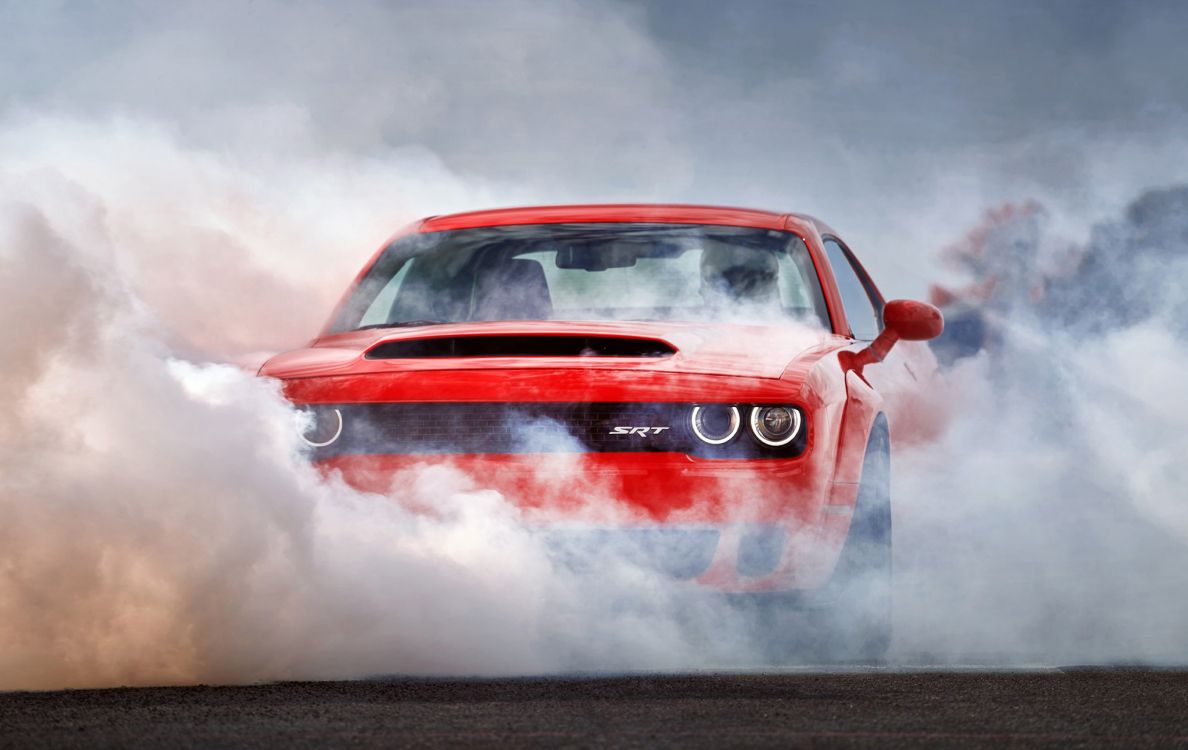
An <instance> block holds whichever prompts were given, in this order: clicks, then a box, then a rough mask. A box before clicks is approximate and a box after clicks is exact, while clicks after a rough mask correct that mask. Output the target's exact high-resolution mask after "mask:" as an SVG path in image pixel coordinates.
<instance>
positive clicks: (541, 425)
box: [311, 402, 808, 459]
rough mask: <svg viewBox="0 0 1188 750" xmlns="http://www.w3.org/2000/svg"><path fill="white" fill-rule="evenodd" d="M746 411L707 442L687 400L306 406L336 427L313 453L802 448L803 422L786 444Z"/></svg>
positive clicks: (742, 452)
mask: <svg viewBox="0 0 1188 750" xmlns="http://www.w3.org/2000/svg"><path fill="white" fill-rule="evenodd" d="M739 406H740V412H742V413H743V415H744V418H743V420H742V422H743V423H742V425H741V426H740V427H739V429H738V432H737V434H736V435H735V436H734V438H733V439H731V440H729V441H728V442H726V443H724V444H722V445H709V444H707V443H705V442H703V441H702V440H700V439H698V437H697V436H696V435H695V434H694V432H693V429H692V427H691V421H690V420H691V414H692V410H693V407H694V404H688V403H457V402H450V403H384V404H341V405H318V406H315V407H311V408H312V410H313V412H314V415H315V418H316V419H317V420H326V419H335V420H336V419H337V417H336V415H334V411H337V412H338V414H340V415H341V419H342V423H341V432H340V434H339V435H338V436H337V437H336V438H335V439H334V440H333V441H332V442H330V443H329V444H327V445H320V446H317V447H315V448H313V451H314V456H315V457H316V458H328V457H330V456H337V455H349V454H440V453H477V454H482V453H627V452H663V453H683V454H687V455H692V456H698V457H705V458H755V459H764V458H790V457H794V456H797V455H799V454H800V453H802V452H803V451H804V448H805V444H806V435H807V433H808V429H807V428H808V425H802V426H801V429H800V432H799V434H798V435H797V436H796V438H795V439H793V440H792V441H791V442H790V443H788V444H787V445H783V446H779V447H771V446H767V445H764V444H763V443H761V442H760V441H759V440H757V439H756V438H755V437H754V435H752V434H751V430H750V427H749V424H748V421H747V419H746V415H747V414H749V413H750V409H751V407H752V406H753V405H750V404H747V405H739Z"/></svg>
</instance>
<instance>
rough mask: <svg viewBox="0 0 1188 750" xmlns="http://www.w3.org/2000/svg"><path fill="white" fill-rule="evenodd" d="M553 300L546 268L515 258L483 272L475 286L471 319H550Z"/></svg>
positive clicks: (530, 261)
mask: <svg viewBox="0 0 1188 750" xmlns="http://www.w3.org/2000/svg"><path fill="white" fill-rule="evenodd" d="M551 317H553V299H552V296H551V295H550V294H549V284H548V281H547V279H546V278H545V272H544V267H543V266H541V265H540V263H539V262H538V261H535V260H530V259H527V258H513V259H511V260H507V261H504V262H502V263H500V264H499V265H497V266H495V267H494V268H490V269H487V270H486V271H485V272H483V273H480V274H479V276H478V279H477V280H476V281H475V285H474V306H473V308H472V310H471V313H470V319H471V320H548V319H549V318H551Z"/></svg>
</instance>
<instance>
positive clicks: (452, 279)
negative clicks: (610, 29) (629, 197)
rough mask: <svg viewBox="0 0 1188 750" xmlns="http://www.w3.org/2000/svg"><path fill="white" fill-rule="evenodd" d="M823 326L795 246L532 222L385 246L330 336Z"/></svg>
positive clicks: (731, 230) (792, 239)
mask: <svg viewBox="0 0 1188 750" xmlns="http://www.w3.org/2000/svg"><path fill="white" fill-rule="evenodd" d="M789 319H791V320H798V321H801V322H807V323H810V324H814V325H820V326H822V327H826V328H827V327H828V320H829V319H828V315H827V313H826V311H825V302H824V299H823V297H822V294H821V285H820V283H819V282H818V280H817V274H816V271H815V270H814V268H813V264H812V260H811V258H810V257H809V253H808V249H807V248H806V247H805V245H804V242H803V240H801V239H800V238H799V237H797V236H796V235H794V234H791V233H788V232H782V231H776V230H770V229H757V228H748V227H732V226H707V225H677V224H635V223H632V224H535V225H519V226H505V227H481V228H475V229H462V230H454V231H445V232H430V233H425V234H414V235H409V236H405V237H401V238H399V239H397V240H395V241H394V242H393V243H392V244H391V245H390V246H388V248H387V249H386V250H385V251H384V252H383V253H382V254H381V255H380V258H379V260H378V261H376V263H375V264H374V266H372V268H371V269H370V270H369V271H368V273H367V274H366V275H365V276H364V278H363V280H362V281H361V282H360V284H359V286H358V288H357V289H356V290H355V292H354V294H353V295H352V296H351V298H350V299H349V300H348V301H347V303H346V304H345V305H344V306H343V308H342V309H341V310H340V312H339V314H338V316H337V317H336V319H335V321H334V325H333V326H332V329H331V330H332V331H333V332H341V331H349V330H354V329H358V328H366V327H381V326H399V325H402V324H403V325H423V324H428V323H444V322H463V321H485V320H574V321H585V320H596V321H602V320H671V321H702V322H709V321H721V322H737V323H770V322H781V321H787V320H789Z"/></svg>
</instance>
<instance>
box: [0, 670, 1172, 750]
mask: <svg viewBox="0 0 1188 750" xmlns="http://www.w3.org/2000/svg"><path fill="white" fill-rule="evenodd" d="M444 745H450V746H457V745H465V746H492V747H494V746H501V747H502V746H509V745H510V746H528V745H531V746H549V747H553V746H571V747H575V746H576V747H583V746H626V747H671V746H680V747H724V746H725V747H729V746H769V747H792V746H795V747H938V748H940V747H943V748H954V747H958V748H965V747H1188V671H1177V670H1136V669H1106V670H1101V669H1075V670H1042V671H1021V672H976V671H963V672H928V671H913V672H894V671H880V670H873V671H861V670H859V671H851V672H843V673H819V672H818V673H812V672H784V673H762V674H759V673H755V674H722V673H712V674H692V675H638V676H620V677H581V678H564V679H527V678H526V679H503V680H486V679H484V680H424V679H384V680H371V681H360V682H290V683H276V684H267V685H253V686H241V687H210V686H197V687H168V688H120V689H108V690H72V691H61V692H45V693H4V694H0V747H4V748H40V747H68V748H103V747H127V748H140V747H176V748H190V747H204V748H220V747H251V748H257V747H259V748H264V747H268V748H272V747H286V748H307V747H309V748H313V747H329V746H350V747H364V748H366V747H391V746H402V747H409V746H411V747H418V746H420V747H431V746H444Z"/></svg>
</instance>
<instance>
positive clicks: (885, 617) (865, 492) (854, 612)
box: [753, 415, 892, 663]
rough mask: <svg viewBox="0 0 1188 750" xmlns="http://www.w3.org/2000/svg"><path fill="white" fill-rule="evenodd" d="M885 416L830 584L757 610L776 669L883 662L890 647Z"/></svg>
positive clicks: (764, 602) (769, 600)
mask: <svg viewBox="0 0 1188 750" xmlns="http://www.w3.org/2000/svg"><path fill="white" fill-rule="evenodd" d="M890 458H891V457H890V438H889V435H888V432H887V422H886V420H885V419H884V418H883V416H882V415H880V416H879V417H878V418H877V419H876V421H875V425H874V427H873V428H872V430H871V434H870V438H869V439H868V440H867V444H866V453H865V456H864V458H863V463H862V476H861V479H860V480H859V481H860V483H859V487H858V499H857V502H856V503H855V507H854V515H853V518H852V519H851V521H850V531H849V534H848V535H847V537H846V542H845V545H844V546H843V547H842V551H841V554H840V556H839V558H838V562H837V566H836V567H835V568H834V572H833V576H832V578H831V579H830V581H829V583H828V584H826V585H825V586H824V587H823V588H822V589H820V590H818V591H815V592H811V593H808V592H805V593H804V594H802V595H799V596H798V595H794V594H773V595H769V596H767V597H764V598H763V599H761V600H759V601H756V602H753V604H754V605H756V606H755V614H756V616H757V621H756V625H757V635H758V636H759V638H760V640H761V643H762V647H763V651H764V653H765V655H766V657H767V659H768V660H769V661H774V662H788V661H797V662H818V663H819V662H822V661H824V662H830V661H843V662H853V661H859V662H877V661H881V660H882V659H883V658H884V657H885V656H886V653H887V650H888V648H889V647H890V645H891V590H892V559H891V483H890V474H891V471H890V469H891V460H890Z"/></svg>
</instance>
